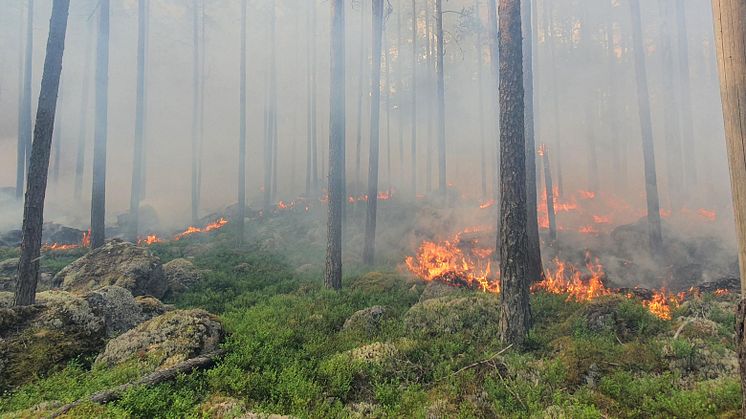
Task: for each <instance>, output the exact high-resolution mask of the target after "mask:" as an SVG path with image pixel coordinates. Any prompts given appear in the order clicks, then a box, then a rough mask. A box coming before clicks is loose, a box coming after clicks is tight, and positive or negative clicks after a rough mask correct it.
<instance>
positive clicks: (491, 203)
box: [479, 199, 495, 209]
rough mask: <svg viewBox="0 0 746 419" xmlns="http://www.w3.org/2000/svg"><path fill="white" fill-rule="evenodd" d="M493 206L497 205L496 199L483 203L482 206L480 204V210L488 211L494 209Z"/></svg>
mask: <svg viewBox="0 0 746 419" xmlns="http://www.w3.org/2000/svg"><path fill="white" fill-rule="evenodd" d="M493 205H495V200H494V199H490V200H488V201H485V202H482V203H481V204H479V209H487V208H490V207H492V206H493Z"/></svg>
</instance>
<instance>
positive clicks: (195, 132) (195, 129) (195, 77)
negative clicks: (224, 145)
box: [191, 0, 201, 225]
mask: <svg viewBox="0 0 746 419" xmlns="http://www.w3.org/2000/svg"><path fill="white" fill-rule="evenodd" d="M199 1H200V0H194V1H193V3H192V59H193V62H192V206H191V208H192V225H196V224H197V221H198V219H199V173H198V172H199V92H200V88H199V84H200V76H201V75H200V73H199V64H200V57H199V56H200V45H199Z"/></svg>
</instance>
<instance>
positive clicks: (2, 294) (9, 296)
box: [0, 291, 14, 308]
mask: <svg viewBox="0 0 746 419" xmlns="http://www.w3.org/2000/svg"><path fill="white" fill-rule="evenodd" d="M13 297H14V295H13V293H12V292H8V291H0V308H10V306H12V305H13Z"/></svg>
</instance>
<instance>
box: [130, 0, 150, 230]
mask: <svg viewBox="0 0 746 419" xmlns="http://www.w3.org/2000/svg"><path fill="white" fill-rule="evenodd" d="M147 19H148V0H139V2H138V23H137V31H138V37H137V90H136V91H137V97H136V99H135V144H134V147H133V157H132V189H131V193H130V213H129V224H128V226H129V239H130V241H132V243H137V233H138V227H139V222H140V214H139V213H140V197H141V196H142V192H141V190H140V188H141V186H142V179H141V178H142V166H143V162H142V159H143V150H142V149H143V139H144V131H145V124H144V122H145V25H146V23H145V22H146V20H147Z"/></svg>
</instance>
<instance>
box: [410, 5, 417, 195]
mask: <svg viewBox="0 0 746 419" xmlns="http://www.w3.org/2000/svg"><path fill="white" fill-rule="evenodd" d="M411 112H412V164H411V165H412V167H411V169H412V198H417V2H416V0H412V110H411Z"/></svg>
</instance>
